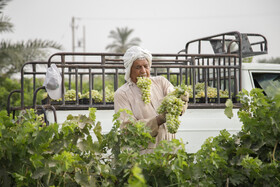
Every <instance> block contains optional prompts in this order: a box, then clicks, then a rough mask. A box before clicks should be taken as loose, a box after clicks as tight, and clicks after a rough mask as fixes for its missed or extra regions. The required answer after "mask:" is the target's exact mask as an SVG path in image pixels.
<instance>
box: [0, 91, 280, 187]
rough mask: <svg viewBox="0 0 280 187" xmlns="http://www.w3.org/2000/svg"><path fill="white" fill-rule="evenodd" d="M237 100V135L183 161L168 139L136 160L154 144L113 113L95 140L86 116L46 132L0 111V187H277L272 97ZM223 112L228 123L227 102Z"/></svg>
mask: <svg viewBox="0 0 280 187" xmlns="http://www.w3.org/2000/svg"><path fill="white" fill-rule="evenodd" d="M239 99H240V102H241V103H242V107H241V108H240V110H239V112H238V116H239V118H240V120H241V121H242V122H243V124H244V125H243V127H242V129H241V131H240V132H239V133H237V134H234V135H231V134H230V133H229V132H227V131H226V130H222V131H221V132H220V134H219V135H218V136H216V137H209V138H208V139H206V140H205V142H204V144H203V145H202V146H201V149H200V150H199V151H197V152H196V153H187V152H186V150H185V146H186V145H185V143H184V142H182V141H180V140H177V139H174V140H172V141H161V143H160V144H159V146H158V147H157V148H156V149H155V150H154V152H153V153H151V154H144V155H142V154H140V150H142V149H145V148H146V147H147V145H148V143H149V142H151V141H154V138H153V137H151V136H150V133H149V132H150V130H149V129H148V128H147V127H146V126H145V125H144V124H143V123H141V122H136V121H134V120H133V119H132V118H131V120H130V123H127V124H126V128H125V129H121V128H120V124H121V122H120V121H118V117H119V115H120V113H116V114H115V115H114V116H113V127H112V129H111V131H110V132H109V133H107V134H103V133H102V125H101V124H100V122H98V121H97V120H96V116H95V111H96V110H95V109H94V108H90V109H89V115H88V116H85V115H79V116H71V115H70V116H68V118H67V120H66V121H65V122H64V123H63V124H57V123H54V124H50V125H49V126H46V125H45V124H44V122H43V121H42V120H40V118H38V116H36V114H35V111H34V110H26V111H24V112H22V113H21V114H20V115H19V116H17V118H16V119H14V120H13V119H12V118H11V117H9V116H7V113H6V112H5V111H1V113H0V165H1V168H0V185H1V186H279V184H280V166H279V160H280V145H279V140H280V115H279V114H280V95H277V96H276V97H274V98H269V97H266V96H264V95H263V93H262V90H259V89H253V90H252V91H251V92H250V93H249V92H247V91H246V90H243V91H242V92H241V93H240V94H239ZM227 106H228V108H227V109H226V112H225V113H226V114H229V117H231V115H232V113H231V112H230V110H231V108H232V104H231V103H230V101H228V102H227ZM121 112H127V113H128V114H131V111H127V110H122V111H121Z"/></svg>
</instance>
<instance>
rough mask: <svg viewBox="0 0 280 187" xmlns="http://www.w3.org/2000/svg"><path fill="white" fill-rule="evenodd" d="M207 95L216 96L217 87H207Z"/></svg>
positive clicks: (209, 96)
mask: <svg viewBox="0 0 280 187" xmlns="http://www.w3.org/2000/svg"><path fill="white" fill-rule="evenodd" d="M207 97H208V98H217V88H212V87H207Z"/></svg>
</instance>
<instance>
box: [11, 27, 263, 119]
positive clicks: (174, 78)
mask: <svg viewBox="0 0 280 187" xmlns="http://www.w3.org/2000/svg"><path fill="white" fill-rule="evenodd" d="M244 36H245V37H244ZM249 36H257V37H261V38H262V41H260V42H255V43H253V44H252V45H260V46H261V47H260V51H250V55H258V54H260V53H267V43H266V39H265V38H264V37H263V36H261V35H258V34H246V35H245V34H240V33H239V32H230V33H223V34H219V35H213V36H210V37H205V38H200V39H197V40H193V41H190V42H188V43H187V44H186V47H185V49H183V50H181V51H180V52H179V53H176V54H153V55H152V56H153V64H152V68H151V76H165V77H166V78H167V79H168V80H169V81H171V82H172V83H173V84H174V86H176V85H179V84H185V85H188V86H190V87H191V88H192V92H193V93H192V95H193V97H192V98H190V101H189V108H223V107H225V105H224V102H225V101H224V99H225V98H221V97H220V90H222V91H225V90H227V92H228V98H231V99H233V101H234V102H235V103H237V101H236V95H237V94H238V92H239V91H240V90H241V88H242V85H241V63H242V55H244V54H245V53H247V55H248V54H249V53H248V51H242V50H243V45H245V44H244V42H243V40H244V38H245V39H246V37H249ZM204 41H208V42H209V43H210V44H211V46H212V47H213V51H214V53H213V52H212V53H211V52H210V53H209V54H207V53H203V50H204V47H203V45H202V43H203V42H204ZM213 41H215V42H213ZM234 42H235V43H236V45H237V50H234V51H232V50H231V46H232V45H233V43H234ZM195 44H196V48H197V49H196V50H197V52H196V53H193V54H189V51H190V48H191V46H193V45H195ZM214 44H217V45H218V44H219V45H218V47H220V49H221V50H220V49H219V48H218V47H217V46H215V45H214ZM219 50H220V52H217V51H219ZM122 56H123V54H119V53H55V54H53V55H52V56H51V57H50V58H49V60H48V61H47V62H27V63H25V64H24V65H23V67H22V69H21V88H20V90H15V91H12V92H11V93H10V95H9V98H8V106H7V111H8V113H10V112H11V111H13V112H14V111H15V110H23V109H26V108H38V109H39V108H41V109H42V108H48V109H50V108H51V107H50V106H53V108H51V110H84V109H88V108H89V107H95V108H97V109H101V110H111V109H113V108H114V105H113V103H112V102H106V86H108V84H111V87H113V91H116V90H117V89H118V88H119V87H120V86H121V85H122V84H124V78H123V77H124V73H125V72H124V66H123V61H122V59H121V57H122ZM73 59H74V61H73ZM52 63H54V64H56V65H57V67H58V68H59V70H60V72H61V75H62V85H63V86H62V95H63V97H62V101H60V102H56V103H55V102H53V101H51V99H50V98H49V97H48V98H47V100H46V102H45V103H40V102H38V101H36V98H37V97H36V94H37V93H38V91H39V90H45V88H44V87H42V85H41V86H40V87H38V88H36V86H35V85H36V80H37V79H38V78H44V75H45V74H46V70H47V67H50V65H51V64H52ZM39 66H44V67H43V68H38V67H39ZM26 77H29V78H32V83H33V93H34V94H33V104H32V105H31V106H27V105H26V104H25V101H24V94H25V90H24V79H26ZM97 81H101V88H100V90H99V91H100V92H102V101H101V102H95V101H94V100H93V96H92V93H91V90H94V89H97V88H95V85H96V82H97ZM108 81H111V83H108ZM197 83H204V93H205V96H204V97H203V98H197V97H196V96H195V95H196V92H195V85H196V84H197ZM66 85H68V86H67V89H66ZM85 85H86V87H87V91H88V92H89V98H88V102H87V103H86V102H83V101H82V100H81V98H80V97H79V92H80V93H81V94H83V92H84V90H85V88H84V86H85ZM208 86H211V87H214V88H217V97H216V98H209V96H208V94H207V88H208ZM99 87H100V86H99ZM70 89H74V90H75V91H76V99H75V101H72V102H68V101H66V100H65V98H64V96H65V92H66V90H70ZM15 93H20V99H21V105H20V106H18V107H14V106H13V107H11V106H10V98H11V95H12V94H15ZM39 103H40V104H39ZM54 115H55V114H54Z"/></svg>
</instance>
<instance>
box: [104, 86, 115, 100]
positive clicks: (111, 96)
mask: <svg viewBox="0 0 280 187" xmlns="http://www.w3.org/2000/svg"><path fill="white" fill-rule="evenodd" d="M105 94H106V95H105V101H106V102H114V94H115V93H114V91H112V90H110V88H109V87H105Z"/></svg>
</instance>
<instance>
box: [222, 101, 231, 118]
mask: <svg viewBox="0 0 280 187" xmlns="http://www.w3.org/2000/svg"><path fill="white" fill-rule="evenodd" d="M232 108H233V104H232V100H231V99H228V100H227V101H226V108H225V111H224V113H225V115H226V116H227V117H228V118H229V119H231V118H232V117H233V112H232Z"/></svg>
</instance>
